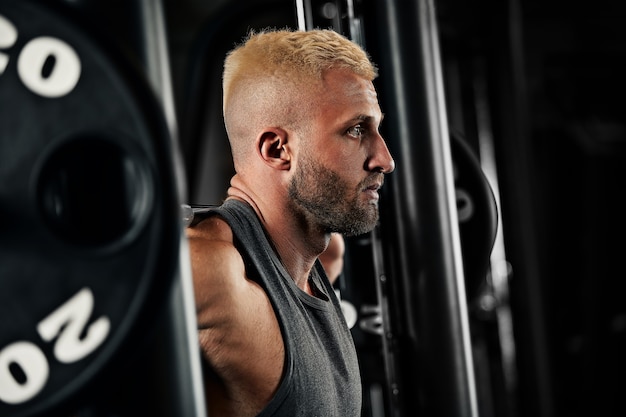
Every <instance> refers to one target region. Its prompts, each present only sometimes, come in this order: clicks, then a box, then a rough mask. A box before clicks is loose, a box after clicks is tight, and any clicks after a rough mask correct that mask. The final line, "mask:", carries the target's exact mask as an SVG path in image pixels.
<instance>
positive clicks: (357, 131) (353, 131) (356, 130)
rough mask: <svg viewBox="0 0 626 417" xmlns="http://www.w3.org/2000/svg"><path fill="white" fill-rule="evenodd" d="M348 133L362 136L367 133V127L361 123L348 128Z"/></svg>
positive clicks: (358, 136) (357, 136)
mask: <svg viewBox="0 0 626 417" xmlns="http://www.w3.org/2000/svg"><path fill="white" fill-rule="evenodd" d="M347 133H348V135H350V136H353V137H355V138H360V137H361V136H363V135H364V134H365V128H364V127H363V126H361V125H356V126H352V127H351V128H350V129H348V132H347Z"/></svg>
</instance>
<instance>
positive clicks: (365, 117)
mask: <svg viewBox="0 0 626 417" xmlns="http://www.w3.org/2000/svg"><path fill="white" fill-rule="evenodd" d="M384 118H385V114H384V113H381V115H380V123H382V122H383V119H384ZM373 120H374V117H373V116H369V115H367V114H359V115H357V116H355V117H353V118H352V121H361V122H371V121H373ZM380 123H379V124H380Z"/></svg>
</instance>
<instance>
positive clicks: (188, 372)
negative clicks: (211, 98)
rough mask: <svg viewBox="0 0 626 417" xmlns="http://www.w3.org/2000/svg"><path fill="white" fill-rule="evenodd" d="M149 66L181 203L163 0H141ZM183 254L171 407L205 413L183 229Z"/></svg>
mask: <svg viewBox="0 0 626 417" xmlns="http://www.w3.org/2000/svg"><path fill="white" fill-rule="evenodd" d="M139 8H140V11H141V19H142V30H143V35H144V36H143V39H144V42H145V45H144V52H145V60H146V62H145V66H146V68H145V69H146V73H147V76H148V80H149V81H150V83H151V86H152V88H153V89H154V91H155V94H156V96H157V98H158V99H159V100H160V102H161V105H162V108H163V112H164V114H165V118H166V121H167V123H168V128H169V132H170V137H171V138H172V147H171V148H172V158H173V164H174V169H175V175H176V179H177V184H178V194H179V199H180V201H179V203H181V204H182V203H183V202H185V201H186V178H185V170H184V167H183V162H182V155H181V153H180V147H179V143H178V126H177V122H176V112H175V107H174V93H173V86H172V80H171V74H170V66H169V65H170V63H169V54H168V48H167V36H166V29H165V16H164V11H163V4H162V1H155V0H140V3H139ZM182 227H183V221H181V236H180V258H179V264H178V271H177V274H176V277H175V279H174V284H173V286H172V289H171V294H170V298H169V299H168V304H167V305H166V306H165V308H164V313H165V314H164V318H163V320H162V324H161V332H160V334H161V335H166V337H163V338H162V339H163V340H161V343H160V344H161V349H163V351H164V352H165V355H166V360H167V363H163V364H161V366H162V367H163V374H164V375H166V376H167V380H168V385H167V386H168V389H169V393H168V395H169V396H170V397H171V400H170V401H171V404H170V407H171V408H170V410H171V411H167V412H173V413H174V414H175V415H180V416H190V417H192V416H193V417H205V416H206V415H207V411H206V402H205V397H204V383H203V379H202V364H201V360H200V351H199V342H198V337H197V322H196V313H195V299H194V295H193V281H192V276H191V264H190V261H189V259H190V258H189V248H188V244H187V240H186V237H185V235H184V233H183V231H182Z"/></svg>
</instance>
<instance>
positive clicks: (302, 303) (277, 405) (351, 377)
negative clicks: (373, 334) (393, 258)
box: [207, 199, 362, 417]
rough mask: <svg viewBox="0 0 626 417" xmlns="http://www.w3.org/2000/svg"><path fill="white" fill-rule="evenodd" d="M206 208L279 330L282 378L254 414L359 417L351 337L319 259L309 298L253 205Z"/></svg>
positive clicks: (233, 203)
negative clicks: (225, 231)
mask: <svg viewBox="0 0 626 417" xmlns="http://www.w3.org/2000/svg"><path fill="white" fill-rule="evenodd" d="M208 213H217V214H219V215H220V216H222V217H223V218H224V219H225V220H226V222H227V223H228V224H229V225H230V227H231V228H232V231H233V235H234V240H235V246H236V247H237V249H238V250H239V251H240V253H241V254H242V256H243V259H244V263H245V265H246V273H247V274H248V278H250V279H252V280H254V281H256V282H258V283H259V284H260V285H261V286H262V287H263V288H264V290H265V292H266V293H267V295H268V297H269V299H270V301H271V303H272V306H273V308H274V311H275V313H276V316H277V318H278V321H279V324H280V328H281V332H282V335H283V340H284V343H285V367H284V372H283V376H282V380H281V383H280V386H279V388H278V391H277V392H276V394H275V395H274V398H273V399H272V400H271V401H270V403H269V404H268V405H267V407H265V409H264V410H263V411H262V412H261V413H260V414H259V417H266V416H285V417H297V416H311V417H359V416H360V415H361V395H362V393H361V377H360V373H359V368H358V361H357V355H356V350H355V348H354V342H353V340H352V336H351V334H350V330H349V329H348V327H347V325H346V322H345V319H344V317H343V314H342V312H341V307H340V304H339V301H338V300H337V297H336V296H335V293H334V291H333V289H332V287H331V285H330V282H329V281H328V278H327V277H326V273H325V272H324V269H323V267H322V265H321V264H320V262H319V261H317V262H316V264H315V267H314V268H313V272H312V274H311V277H310V278H309V279H310V283H311V286H312V288H314V291H315V292H316V293H317V297H312V296H310V295H309V294H307V293H305V292H304V291H302V290H301V289H300V288H298V287H297V286H296V284H295V282H294V281H293V279H292V278H291V277H290V276H289V274H288V273H287V271H286V270H285V268H284V267H283V265H282V263H281V262H280V260H279V258H278V255H277V254H276V252H275V251H274V249H273V247H272V245H271V244H270V241H269V239H268V238H267V235H266V233H265V230H264V228H263V226H262V225H261V223H260V221H259V220H258V218H257V216H256V213H255V212H254V210H253V209H252V207H250V206H249V205H248V204H246V203H243V202H241V201H239V200H233V199H230V200H226V202H224V204H223V205H222V206H220V207H216V208H212V209H210V210H209V211H208V212H207V214H208ZM251 242H252V244H250V243H251Z"/></svg>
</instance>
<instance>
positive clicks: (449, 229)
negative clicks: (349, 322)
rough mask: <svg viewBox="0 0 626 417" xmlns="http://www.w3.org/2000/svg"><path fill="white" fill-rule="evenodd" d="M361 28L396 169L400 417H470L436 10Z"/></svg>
mask: <svg viewBox="0 0 626 417" xmlns="http://www.w3.org/2000/svg"><path fill="white" fill-rule="evenodd" d="M366 24H367V28H366V29H369V28H372V29H371V32H370V33H372V34H373V35H372V36H373V38H374V39H373V40H372V39H368V44H370V45H372V44H375V46H374V48H373V49H375V50H376V51H377V53H378V56H376V57H375V60H377V61H378V63H379V65H380V67H381V79H380V80H378V81H377V82H378V83H380V84H379V86H378V89H379V92H380V95H381V97H380V99H381V103H382V105H383V111H385V112H386V113H387V115H386V118H385V124H384V126H383V128H384V132H383V133H384V134H385V136H386V139H387V141H388V143H389V147H390V150H391V152H392V154H393V155H394V157H395V159H396V163H397V169H396V171H395V172H394V174H392V175H391V176H390V178H389V183H390V188H391V190H390V191H391V193H392V195H391V196H390V198H389V200H386V202H385V205H386V206H388V207H382V212H383V216H382V218H381V224H382V226H384V227H381V232H382V245H383V249H384V251H385V259H386V265H387V268H388V270H389V271H388V274H389V275H388V281H390V282H389V286H390V287H393V290H392V291H391V293H390V303H391V304H392V305H393V307H394V310H395V312H396V313H395V314H396V317H394V319H393V322H392V324H391V325H392V328H391V329H388V330H389V332H390V334H389V335H388V337H390V338H393V339H394V340H395V341H394V343H392V344H391V345H393V346H395V349H396V350H397V352H398V354H397V355H394V360H395V361H396V362H397V363H396V369H397V370H398V371H399V373H400V375H399V376H398V379H399V380H398V381H396V382H397V387H398V390H397V398H396V401H397V407H398V408H399V410H400V412H399V415H415V416H420V415H424V416H455V417H465V416H467V417H476V416H478V405H477V399H476V387H475V380H474V368H473V359H472V349H471V341H470V329H469V320H468V313H467V305H466V295H465V283H464V274H463V266H462V255H461V245H460V236H459V229H458V219H457V212H456V197H455V190H454V175H453V167H452V159H451V151H450V143H449V133H448V122H447V116H446V106H445V99H444V88H443V76H442V70H441V63H440V54H439V40H438V29H437V21H436V16H435V8H434V1H433V0H415V1H411V2H408V1H400V0H379V1H378V2H377V3H376V12H375V16H371V19H370V20H367V21H366ZM388 191H389V190H388ZM394 383H395V382H394Z"/></svg>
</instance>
